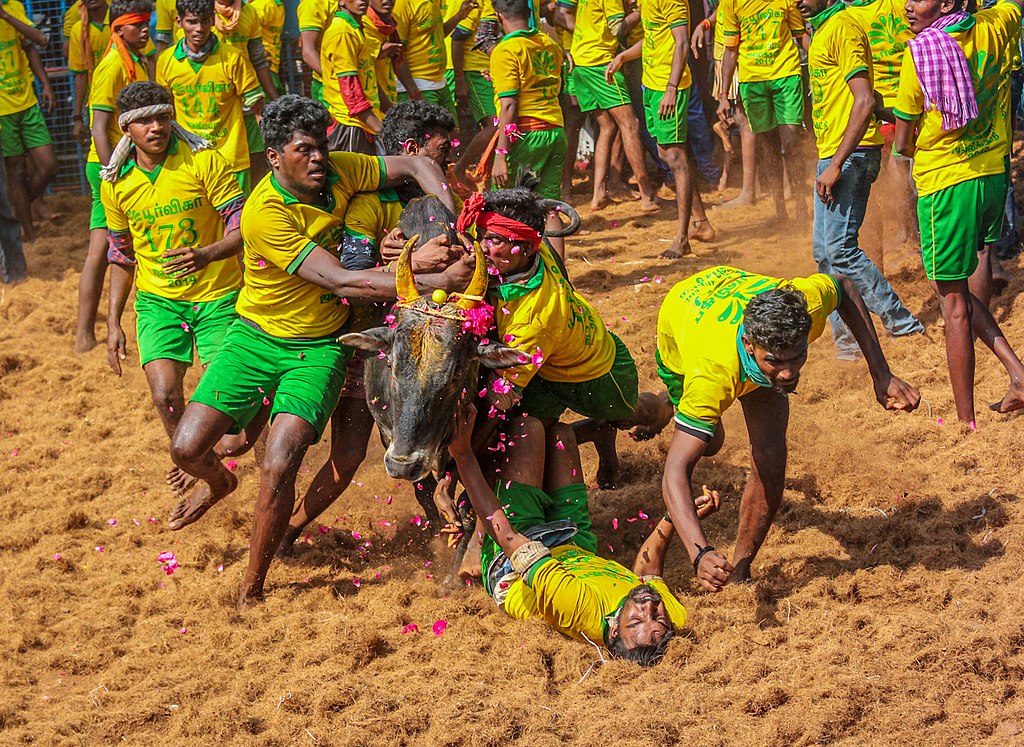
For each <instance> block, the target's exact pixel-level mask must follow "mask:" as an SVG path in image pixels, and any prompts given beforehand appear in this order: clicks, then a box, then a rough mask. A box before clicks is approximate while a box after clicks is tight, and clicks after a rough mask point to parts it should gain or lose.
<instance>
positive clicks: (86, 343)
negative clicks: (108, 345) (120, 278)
mask: <svg viewBox="0 0 1024 747" xmlns="http://www.w3.org/2000/svg"><path fill="white" fill-rule="evenodd" d="M106 274H107V229H105V228H94V229H93V230H91V231H89V253H88V254H87V255H86V257H85V264H84V265H83V266H82V276H81V278H79V280H78V326H77V329H76V330H75V352H76V353H85V352H87V351H89V350H92V349H93V348H94V347H96V311H97V309H99V305H100V295H101V294H102V293H103V278H104V277H105V276H106Z"/></svg>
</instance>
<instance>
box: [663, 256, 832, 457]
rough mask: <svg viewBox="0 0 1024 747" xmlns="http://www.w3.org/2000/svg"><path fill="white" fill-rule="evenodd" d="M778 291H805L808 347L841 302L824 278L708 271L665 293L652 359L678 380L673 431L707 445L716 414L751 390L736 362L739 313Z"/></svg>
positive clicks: (750, 381)
mask: <svg viewBox="0 0 1024 747" xmlns="http://www.w3.org/2000/svg"><path fill="white" fill-rule="evenodd" d="M780 286H782V287H788V288H795V289H796V290H799V291H800V292H802V293H803V294H804V298H806V300H807V311H808V312H809V313H810V315H811V330H810V333H809V334H808V335H807V342H808V343H810V342H813V341H814V340H817V339H818V338H819V337H821V334H822V332H824V331H825V321H826V320H827V319H828V315H829V314H831V313H832V312H833V311H835V310H836V309H837V308H839V302H840V300H841V294H840V290H839V284H838V283H837V282H836V280H835V278H833V277H832V276H831V275H821V274H817V275H811V276H810V277H807V278H793V279H792V280H786V279H783V278H776V277H768V276H765V275H755V274H753V273H749V272H744V271H743V270H738V269H736V268H735V267H712V268H711V269H708V270H705V271H704V272H700V273H697V274H696V275H693V276H691V277H689V278H687V279H686V280H683V281H681V282H679V283H676V284H675V285H674V286H673V287H672V290H670V291H669V293H668V296H666V297H665V300H664V301H663V302H662V304H661V310H660V311H659V312H658V355H657V358H658V372H659V374H661V376H662V378H665V377H674V378H676V379H677V380H681V381H680V382H679V383H680V384H681V387H679V388H675V389H673V388H672V387H671V386H670V387H669V396H670V398H671V399H672V400H673V404H674V405H676V416H675V421H676V428H678V429H679V430H682V431H684V432H686V433H689V434H690V435H693V436H696V437H697V438H700V439H702V440H705V441H707V440H709V439H710V438H711V436H713V435H714V433H715V428H716V427H717V426H718V422H719V420H721V417H722V413H723V412H725V411H726V410H727V409H728V408H729V406H730V405H731V404H732V403H733V402H734V401H735V400H736V399H738V398H739V397H742V396H743V395H745V394H749V393H750V392H753V391H755V390H756V389H757V388H758V386H759V385H758V384H757V383H756V382H755V381H754V380H753V379H752V378H750V377H749V376H748V374H747V371H748V370H749V369H748V368H747V367H745V366H744V363H743V361H742V360H741V356H745V351H743V348H742V343H741V341H740V333H741V331H742V324H743V314H744V312H745V311H746V308H747V304H748V303H750V300H751V299H752V298H753V297H754V296H756V295H758V294H760V293H764V292H765V291H767V290H771V289H772V288H777V287H780ZM748 365H753V366H755V367H756V365H757V364H756V363H753V362H752V361H749V363H748Z"/></svg>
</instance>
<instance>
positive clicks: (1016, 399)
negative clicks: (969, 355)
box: [942, 297, 1024, 413]
mask: <svg viewBox="0 0 1024 747" xmlns="http://www.w3.org/2000/svg"><path fill="white" fill-rule="evenodd" d="M942 308H943V314H945V303H943V304H942ZM971 331H972V332H973V333H974V334H975V336H977V338H978V339H979V340H981V341H982V342H983V343H985V346H986V347H987V348H988V349H989V350H991V351H992V353H993V354H994V355H995V356H996V359H997V360H998V361H999V362H1000V363H1001V364H1003V368H1004V369H1005V370H1006V374H1007V375H1008V376H1009V377H1010V386H1009V388H1008V389H1007V391H1006V394H1005V395H1003V398H1002V399H1001V400H999V401H998V402H994V403H992V404H991V405H989V409H991V410H994V411H995V412H999V413H1008V412H1015V411H1016V410H1020V409H1022V408H1024V364H1022V363H1021V360H1020V358H1019V357H1017V354H1016V353H1015V352H1014V350H1013V348H1012V347H1010V343H1009V342H1008V341H1007V339H1006V337H1005V336H1004V335H1003V331H1002V330H1001V329H1000V328H999V324H998V322H996V320H995V317H993V316H992V312H991V311H989V310H988V307H987V306H985V305H984V304H983V303H982V302H981V301H980V300H979V299H977V298H973V297H972V298H971ZM946 339H947V341H948V339H949V331H948V328H947V331H946ZM947 344H948V343H947ZM973 350H974V346H973V344H972V345H971V351H972V352H973ZM972 394H973V390H972ZM972 403H973V398H972Z"/></svg>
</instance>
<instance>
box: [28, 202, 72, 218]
mask: <svg viewBox="0 0 1024 747" xmlns="http://www.w3.org/2000/svg"><path fill="white" fill-rule="evenodd" d="M32 217H33V218H35V219H36V220H41V221H49V222H50V223H56V222H57V221H59V220H60V219H61V218H63V217H64V214H63V213H57V212H54V211H53V210H52V209H51V208H50V206H49V205H47V204H46V202H44V201H43V200H36V201H35V202H33V203H32Z"/></svg>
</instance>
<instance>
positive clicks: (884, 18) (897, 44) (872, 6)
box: [846, 0, 914, 106]
mask: <svg viewBox="0 0 1024 747" xmlns="http://www.w3.org/2000/svg"><path fill="white" fill-rule="evenodd" d="M846 15H847V16H848V17H849V18H851V19H853V20H854V21H855V22H856V23H857V25H858V26H860V28H861V30H862V31H863V32H864V33H865V34H866V35H867V37H868V44H869V45H870V46H871V76H872V78H873V79H874V81H875V91H877V92H878V95H879V96H881V97H882V103H883V104H884V105H885V106H892V105H893V104H895V103H896V93H897V92H898V91H899V88H900V68H901V67H902V65H903V55H904V54H905V53H906V51H907V42H908V41H910V40H911V39H913V38H914V32H913V31H911V30H910V24H909V23H908V22H907V10H906V2H905V0H853V2H852V3H850V5H849V6H848V7H847V9H846Z"/></svg>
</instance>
